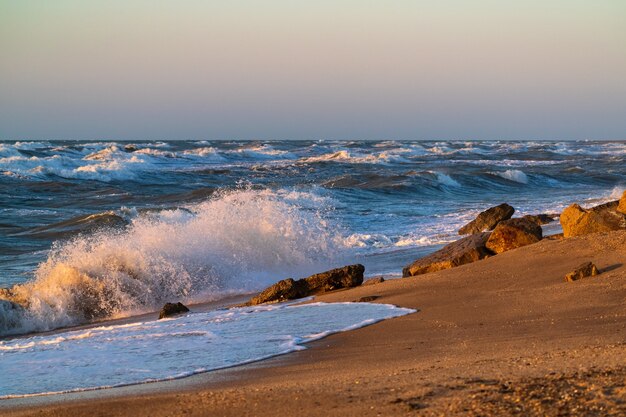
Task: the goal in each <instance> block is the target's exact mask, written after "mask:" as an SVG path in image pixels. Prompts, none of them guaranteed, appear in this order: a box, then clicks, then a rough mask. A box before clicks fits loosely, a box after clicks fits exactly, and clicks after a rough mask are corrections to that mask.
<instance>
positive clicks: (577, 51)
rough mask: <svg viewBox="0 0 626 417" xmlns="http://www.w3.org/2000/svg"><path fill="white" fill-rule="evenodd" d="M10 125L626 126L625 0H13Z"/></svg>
mask: <svg viewBox="0 0 626 417" xmlns="http://www.w3.org/2000/svg"><path fill="white" fill-rule="evenodd" d="M0 139H15V140H17V139H133V140H138V139H626V0H593V1H591V0H524V1H506V0H474V1H471V0H431V1H424V0H378V1H369V0H315V1H299V0H264V1H261V0H258V1H257V0H205V1H200V0H162V1H158V0H108V1H105V0H102V1H95V0H92V1H90V0H54V1H51V0H40V1H32V0H0Z"/></svg>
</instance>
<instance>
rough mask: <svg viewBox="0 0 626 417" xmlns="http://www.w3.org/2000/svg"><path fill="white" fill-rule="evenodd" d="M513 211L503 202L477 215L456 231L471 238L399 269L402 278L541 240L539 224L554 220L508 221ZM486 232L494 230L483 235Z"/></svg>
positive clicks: (544, 217) (545, 216)
mask: <svg viewBox="0 0 626 417" xmlns="http://www.w3.org/2000/svg"><path fill="white" fill-rule="evenodd" d="M514 212H515V209H514V208H513V207H511V206H510V205H508V204H506V203H503V204H500V205H498V206H495V207H491V208H489V209H487V210H485V211H483V212H482V213H480V214H479V215H478V216H477V217H476V218H475V219H474V220H472V221H471V222H469V223H468V224H466V225H465V226H463V227H462V228H461V229H459V234H468V233H471V235H470V236H468V237H465V238H462V239H459V240H457V241H456V242H452V243H450V244H449V245H446V246H444V247H443V248H442V249H440V250H438V251H437V252H435V253H432V254H430V255H428V256H426V257H424V258H421V259H418V260H416V261H415V262H413V263H412V264H410V265H408V266H406V267H405V268H404V269H403V270H402V276H403V277H411V276H415V275H421V274H427V273H429V272H435V271H440V270H442V269H449V268H454V267H457V266H460V265H465V264H468V263H471V262H476V261H479V260H481V259H485V258H488V257H489V256H493V255H496V254H499V253H502V252H506V251H508V250H511V249H515V248H519V247H521V246H525V245H530V244H531V243H535V242H538V241H540V240H541V239H542V237H543V233H542V230H541V225H542V224H546V223H549V222H551V221H554V219H553V218H552V216H550V215H548V214H537V215H527V216H524V217H522V218H511V216H512V215H513V213H514ZM485 230H493V231H492V232H485Z"/></svg>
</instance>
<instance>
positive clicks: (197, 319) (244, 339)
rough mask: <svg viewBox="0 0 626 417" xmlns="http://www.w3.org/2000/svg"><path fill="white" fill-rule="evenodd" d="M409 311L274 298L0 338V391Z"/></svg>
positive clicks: (147, 373)
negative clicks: (294, 302)
mask: <svg viewBox="0 0 626 417" xmlns="http://www.w3.org/2000/svg"><path fill="white" fill-rule="evenodd" d="M412 312H413V310H409V309H405V308H398V307H394V306H390V305H385V304H369V303H333V304H325V303H314V304H304V305H288V304H280V305H276V304H275V305H269V306H257V307H251V308H233V309H229V310H217V311H211V312H201V313H189V314H186V315H184V316H179V317H175V318H170V319H164V320H158V321H145V322H143V321H140V322H134V323H128V324H118V325H106V326H100V327H92V328H89V329H84V330H74V331H67V332H63V333H58V334H54V335H43V336H32V337H29V338H21V339H15V340H9V341H0V375H3V377H2V378H0V399H4V398H11V397H21V396H29V395H37V394H50V393H62V392H72V391H85V390H90V389H96V388H108V387H116V386H123V385H129V384H139V383H146V382H153V381H163V380H169V379H176V378H182V377H186V376H190V375H193V374H197V373H201V372H206V371H208V370H215V369H220V368H226V367H229V366H233V365H240V364H244V363H249V362H252V361H256V360H260V359H265V358H268V357H272V356H276V355H280V354H284V353H288V352H293V351H295V350H301V349H304V347H303V346H302V344H303V343H307V342H311V341H313V340H317V339H320V338H322V337H324V336H326V335H328V334H331V333H336V332H340V331H346V330H351V329H355V328H359V327H363V326H366V325H369V324H373V323H375V322H377V321H380V320H384V319H388V318H392V317H398V316H403V315H406V314H410V313H412ZM8 375H10V377H7V376H8Z"/></svg>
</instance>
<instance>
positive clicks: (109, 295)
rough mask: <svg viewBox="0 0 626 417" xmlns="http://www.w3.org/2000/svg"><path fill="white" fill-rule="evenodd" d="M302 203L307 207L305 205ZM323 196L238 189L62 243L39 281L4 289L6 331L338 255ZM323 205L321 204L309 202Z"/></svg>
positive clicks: (248, 285) (227, 287) (139, 306)
mask: <svg viewBox="0 0 626 417" xmlns="http://www.w3.org/2000/svg"><path fill="white" fill-rule="evenodd" d="M299 202H300V203H301V204H299ZM323 202H324V201H323V199H319V198H312V197H311V196H308V195H306V193H294V192H291V193H286V192H272V191H268V190H264V191H253V190H238V191H231V192H221V193H218V194H217V195H215V196H214V197H212V198H211V199H209V200H207V201H205V202H202V203H199V204H196V205H192V206H189V207H186V208H185V209H175V210H166V211H161V212H159V213H146V214H145V215H140V216H138V217H135V218H134V219H132V220H131V223H130V224H129V225H128V226H126V227H125V228H123V229H107V230H103V231H100V232H96V233H94V234H92V235H87V236H84V235H81V236H79V237H76V238H74V239H72V240H70V241H67V242H63V243H59V242H57V243H56V244H55V245H53V248H52V250H51V251H50V253H49V255H48V259H47V260H46V261H45V262H43V263H42V264H41V265H40V266H39V267H38V269H37V270H36V272H35V279H34V280H32V281H30V282H27V283H25V284H20V285H16V286H14V287H13V288H11V289H9V290H1V291H2V292H3V293H0V298H5V299H6V300H8V301H0V335H2V334H12V333H23V332H31V331H42V330H49V329H54V328H58V327H63V326H69V325H75V324H80V323H85V322H89V321H92V320H97V319H103V318H113V317H124V316H129V315H134V314H139V313H142V312H146V311H153V310H154V309H155V308H158V307H159V306H160V304H162V303H163V302H165V301H170V300H183V301H187V302H193V301H194V300H196V301H199V300H208V299H212V298H213V299H215V298H220V297H222V296H224V295H226V294H232V293H234V292H239V293H242V292H246V291H253V290H257V289H259V288H261V287H263V286H264V285H267V284H269V283H271V282H274V281H276V280H278V279H283V278H286V277H289V276H294V277H298V276H304V275H306V274H309V273H313V272H317V271H318V270H319V268H322V267H328V266H331V262H332V261H333V259H337V257H338V256H339V255H338V254H339V252H340V248H339V246H338V242H336V240H335V239H336V238H335V235H336V233H333V228H332V227H331V226H330V225H329V224H328V223H327V222H326V221H325V220H324V216H323V208H322V205H323ZM311 204H316V205H317V206H318V207H317V209H314V210H311V208H310V207H309V208H306V207H303V206H304V205H311Z"/></svg>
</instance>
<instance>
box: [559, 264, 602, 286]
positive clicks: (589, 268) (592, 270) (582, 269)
mask: <svg viewBox="0 0 626 417" xmlns="http://www.w3.org/2000/svg"><path fill="white" fill-rule="evenodd" d="M598 274H599V272H598V268H597V267H596V266H595V265H594V264H593V263H591V262H585V263H584V264H580V265H578V267H576V269H574V270H573V271H572V272H570V273H569V274H567V275H565V281H566V282H572V281H577V280H579V279H581V278H586V277H593V276H595V275H598Z"/></svg>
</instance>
